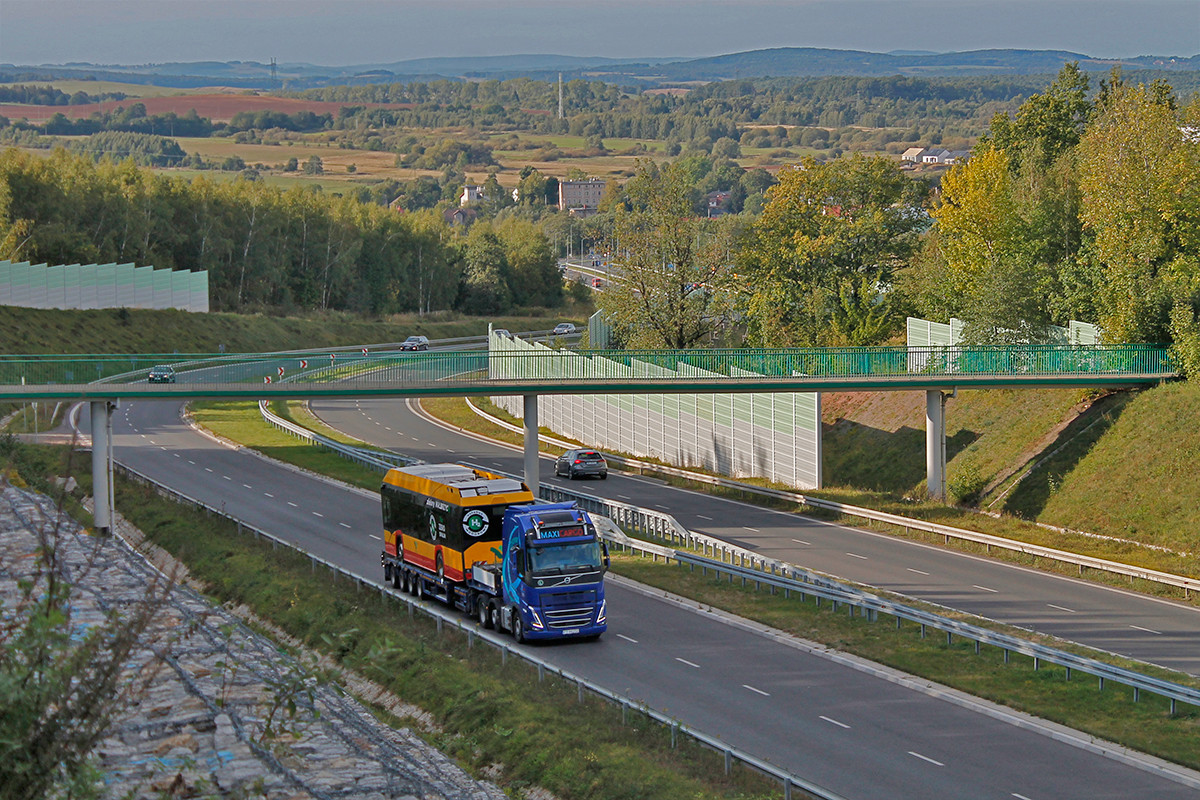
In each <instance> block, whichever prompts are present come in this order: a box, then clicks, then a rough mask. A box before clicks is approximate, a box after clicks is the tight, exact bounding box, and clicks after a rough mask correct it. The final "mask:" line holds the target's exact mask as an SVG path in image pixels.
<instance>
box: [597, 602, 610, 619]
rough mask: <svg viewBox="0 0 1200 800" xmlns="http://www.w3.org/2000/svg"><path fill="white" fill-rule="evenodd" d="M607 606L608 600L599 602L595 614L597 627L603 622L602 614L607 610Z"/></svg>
mask: <svg viewBox="0 0 1200 800" xmlns="http://www.w3.org/2000/svg"><path fill="white" fill-rule="evenodd" d="M607 606H608V600H601V601H600V610H599V611H598V612H597V613H596V624H597V625H599V624H600V623H602V622H604V621H605V619H604V613H605V611H606V610H607Z"/></svg>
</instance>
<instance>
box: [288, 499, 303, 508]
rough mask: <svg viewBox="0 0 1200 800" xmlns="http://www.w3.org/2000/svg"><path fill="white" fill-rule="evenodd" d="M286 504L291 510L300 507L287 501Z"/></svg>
mask: <svg viewBox="0 0 1200 800" xmlns="http://www.w3.org/2000/svg"><path fill="white" fill-rule="evenodd" d="M287 504H288V505H289V506H291V507H292V508H299V507H300V506H298V505H296V504H295V503H293V502H292V501H291V500H288V501H287Z"/></svg>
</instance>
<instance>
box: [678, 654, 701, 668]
mask: <svg viewBox="0 0 1200 800" xmlns="http://www.w3.org/2000/svg"><path fill="white" fill-rule="evenodd" d="M675 660H676V661H678V662H679V663H680V664H687V665H688V666H689V667H695V668H696V669H700V665H699V664H693V663H692V662H691V661H688V660H687V659H686V658H680V657H679V656H676V657H675Z"/></svg>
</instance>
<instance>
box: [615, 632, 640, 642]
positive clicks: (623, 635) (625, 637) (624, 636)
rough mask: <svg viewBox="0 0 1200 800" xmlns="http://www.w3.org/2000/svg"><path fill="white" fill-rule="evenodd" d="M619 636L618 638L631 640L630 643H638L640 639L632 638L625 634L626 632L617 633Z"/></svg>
mask: <svg viewBox="0 0 1200 800" xmlns="http://www.w3.org/2000/svg"><path fill="white" fill-rule="evenodd" d="M617 638H618V639H624V640H625V641H627V642H629V643H630V644H637V643H638V640H637V639H632V638H630V637H628V636H626V635H625V634H623V633H618V634H617Z"/></svg>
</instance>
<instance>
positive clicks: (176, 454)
mask: <svg viewBox="0 0 1200 800" xmlns="http://www.w3.org/2000/svg"><path fill="white" fill-rule="evenodd" d="M171 455H173V456H175V457H176V458H183V456H181V455H179V453H171Z"/></svg>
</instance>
